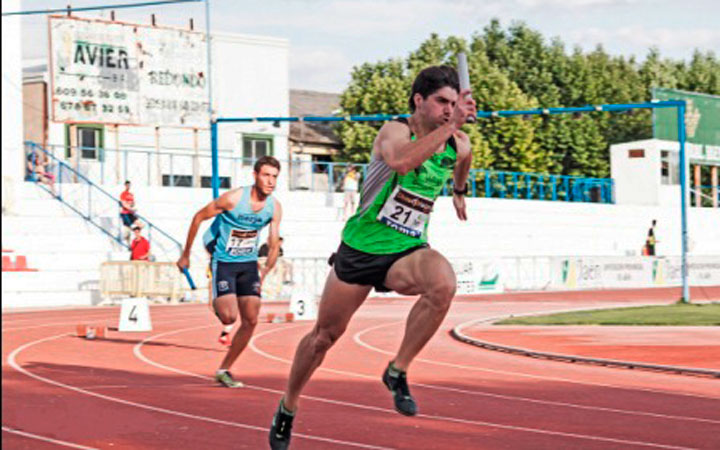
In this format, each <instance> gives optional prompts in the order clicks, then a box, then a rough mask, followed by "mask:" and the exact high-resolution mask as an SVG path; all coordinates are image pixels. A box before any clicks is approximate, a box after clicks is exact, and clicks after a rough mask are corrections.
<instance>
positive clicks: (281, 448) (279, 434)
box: [270, 402, 295, 450]
mask: <svg viewBox="0 0 720 450" xmlns="http://www.w3.org/2000/svg"><path fill="white" fill-rule="evenodd" d="M283 409H284V408H283V407H282V402H280V406H278V409H277V411H276V412H275V415H274V416H273V420H272V426H271V427H270V448H271V449H272V450H287V448H288V447H289V446H290V438H291V432H292V423H293V419H294V418H295V415H293V414H287V413H286V412H284V411H283Z"/></svg>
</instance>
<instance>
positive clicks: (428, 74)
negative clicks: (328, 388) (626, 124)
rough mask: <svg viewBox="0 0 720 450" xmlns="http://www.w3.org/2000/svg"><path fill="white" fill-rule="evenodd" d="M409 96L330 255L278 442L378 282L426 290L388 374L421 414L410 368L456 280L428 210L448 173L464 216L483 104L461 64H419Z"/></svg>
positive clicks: (403, 405) (284, 402) (273, 442)
mask: <svg viewBox="0 0 720 450" xmlns="http://www.w3.org/2000/svg"><path fill="white" fill-rule="evenodd" d="M409 104H410V110H411V111H412V116H411V117H410V118H409V119H407V120H405V119H400V120H395V121H391V122H388V123H386V124H385V125H384V126H383V127H382V128H381V129H380V131H379V133H378V135H377V137H376V138H375V142H374V144H373V152H372V158H371V161H370V166H369V168H368V172H367V176H366V178H365V181H364V183H363V187H362V192H361V197H360V205H359V206H358V210H357V212H356V213H355V215H354V216H352V217H351V218H350V219H349V220H348V221H347V223H346V225H345V228H344V230H343V233H342V243H341V244H340V247H339V248H338V250H337V252H336V253H335V254H334V255H333V257H331V260H332V261H333V263H334V264H333V265H334V270H332V271H331V272H330V274H329V275H328V278H327V281H326V283H325V289H324V291H323V294H322V299H321V300H320V308H319V311H318V319H317V323H316V324H315V327H314V328H313V329H312V331H311V332H310V333H309V334H307V335H306V336H305V337H304V338H303V339H302V340H301V341H300V343H299V345H298V347H297V350H296V352H295V359H294V361H293V365H292V369H291V370H290V379H289V380H288V386H287V390H286V391H285V395H284V396H283V398H282V399H281V400H280V406H279V407H278V410H277V412H276V413H275V416H274V417H273V422H272V427H271V429H270V447H271V448H273V449H285V448H287V447H288V446H289V444H290V437H291V428H292V420H293V418H294V415H295V411H296V409H297V404H298V399H299V397H300V393H301V392H302V389H303V387H304V386H305V384H306V383H307V382H308V380H309V379H310V376H311V375H312V373H313V372H314V371H315V369H317V368H318V366H320V363H322V360H323V358H324V357H325V353H326V352H327V351H328V349H330V347H332V345H333V344H334V343H335V342H336V341H337V339H338V338H339V337H340V336H341V335H342V334H343V332H344V331H345V328H346V327H347V325H348V322H349V321H350V318H351V317H352V315H353V314H354V313H355V311H356V310H357V309H358V307H360V305H361V304H362V303H363V302H364V301H365V299H366V298H367V296H368V294H369V293H370V290H371V289H372V288H373V287H374V288H375V289H376V290H378V291H391V290H392V291H397V292H398V293H400V294H404V295H419V296H420V298H419V300H418V301H417V302H416V303H415V305H414V306H413V307H412V310H411V311H410V314H409V316H408V319H407V325H406V327H405V335H404V337H403V340H402V344H401V345H400V349H399V351H398V353H397V354H396V356H395V357H394V358H393V359H392V360H391V361H390V362H389V364H388V366H387V368H386V369H385V372H384V373H383V375H382V381H383V383H384V384H385V385H386V386H387V388H388V389H389V390H390V392H391V393H392V396H393V400H394V403H395V409H396V410H397V411H398V412H400V413H401V414H405V415H408V416H412V415H415V414H417V406H416V404H415V400H414V399H413V397H412V396H411V395H410V390H409V388H408V384H407V378H406V371H407V369H408V367H409V366H410V363H411V362H412V360H413V358H414V357H415V356H416V355H417V354H418V353H419V352H420V350H421V349H422V348H423V347H424V346H425V344H426V343H427V342H428V340H429V339H430V338H431V337H432V335H433V334H434V333H435V331H437V329H438V327H439V326H440V323H442V321H443V319H444V318H445V314H446V313H447V311H448V308H449V307H450V302H451V301H452V298H453V296H454V295H455V287H456V280H455V273H454V272H453V269H452V267H451V266H450V263H449V262H448V261H447V259H445V257H443V256H442V255H441V254H440V253H438V252H437V251H435V250H433V249H431V248H430V247H429V246H428V244H427V228H428V220H429V216H430V212H431V211H432V207H433V203H434V202H435V200H436V199H437V197H438V196H439V195H440V193H441V192H442V190H443V186H445V183H446V182H447V180H448V179H449V178H450V177H453V181H454V184H455V189H454V195H453V205H454V206H455V210H456V212H457V216H458V218H459V219H460V220H467V216H466V211H465V197H464V195H465V193H466V192H467V177H468V171H469V169H470V163H471V152H470V140H469V139H468V137H467V135H466V134H465V133H463V132H462V131H460V127H462V125H463V124H465V122H466V120H467V118H468V116H475V115H476V107H475V102H474V101H473V99H472V98H471V97H470V91H462V92H460V87H459V83H458V75H457V72H456V71H455V69H454V68H452V67H448V66H436V67H429V68H427V69H425V70H423V71H422V72H420V74H419V75H418V76H417V78H416V79H415V81H414V83H413V87H412V92H411V94H410V99H409Z"/></svg>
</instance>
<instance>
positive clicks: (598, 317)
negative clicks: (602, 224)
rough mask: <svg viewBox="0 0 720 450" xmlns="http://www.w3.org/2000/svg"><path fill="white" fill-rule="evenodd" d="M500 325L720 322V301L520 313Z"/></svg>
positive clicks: (685, 324) (701, 323)
mask: <svg viewBox="0 0 720 450" xmlns="http://www.w3.org/2000/svg"><path fill="white" fill-rule="evenodd" d="M496 325H673V326H679V325H683V326H712V325H715V326H720V303H710V304H704V305H695V304H681V303H677V304H674V305H661V306H640V307H632V308H615V309H602V310H600V309H596V310H588V311H577V312H567V313H559V314H550V315H546V316H532V317H517V318H510V319H506V320H503V321H501V322H497V323H496Z"/></svg>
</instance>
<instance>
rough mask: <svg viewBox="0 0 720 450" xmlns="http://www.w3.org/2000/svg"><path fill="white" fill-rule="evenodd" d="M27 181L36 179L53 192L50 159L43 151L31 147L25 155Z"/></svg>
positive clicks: (53, 184)
mask: <svg viewBox="0 0 720 450" xmlns="http://www.w3.org/2000/svg"><path fill="white" fill-rule="evenodd" d="M25 180H27V181H36V182H39V183H43V184H44V185H46V186H47V187H48V188H49V189H50V192H52V193H53V195H56V194H55V175H54V174H53V173H52V171H51V170H50V161H48V158H47V156H45V153H44V152H42V151H39V150H36V149H33V150H32V151H31V152H30V153H28V157H27V176H26V178H25Z"/></svg>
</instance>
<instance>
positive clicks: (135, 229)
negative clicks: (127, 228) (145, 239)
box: [132, 225, 142, 231]
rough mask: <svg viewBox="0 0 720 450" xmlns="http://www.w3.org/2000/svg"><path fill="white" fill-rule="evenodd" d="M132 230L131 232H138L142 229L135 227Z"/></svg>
mask: <svg viewBox="0 0 720 450" xmlns="http://www.w3.org/2000/svg"><path fill="white" fill-rule="evenodd" d="M132 230H133V231H140V230H142V228H140V227H139V226H137V225H135V226H134V227H132Z"/></svg>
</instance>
